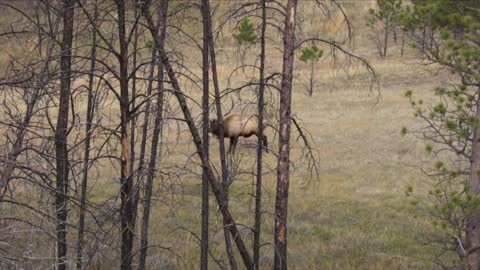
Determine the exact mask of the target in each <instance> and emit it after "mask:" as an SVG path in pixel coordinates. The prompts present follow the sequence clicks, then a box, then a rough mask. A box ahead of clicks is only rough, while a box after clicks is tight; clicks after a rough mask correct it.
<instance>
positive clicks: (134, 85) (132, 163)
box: [130, 9, 138, 194]
mask: <svg viewBox="0 0 480 270" xmlns="http://www.w3.org/2000/svg"><path fill="white" fill-rule="evenodd" d="M136 13H137V10H136V9H135V15H134V17H136V16H137V14H136ZM137 43H138V27H136V26H135V29H133V48H132V49H133V52H132V70H133V74H132V75H133V76H132V86H131V89H132V94H131V102H130V111H134V108H135V101H136V98H137V78H136V76H137V72H136V67H137ZM136 127H137V117H136V116H132V117H131V119H130V149H131V151H130V172H131V173H133V171H134V170H135V150H134V149H135V129H136ZM135 193H136V194H138V192H135Z"/></svg>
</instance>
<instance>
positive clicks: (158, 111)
mask: <svg viewBox="0 0 480 270" xmlns="http://www.w3.org/2000/svg"><path fill="white" fill-rule="evenodd" d="M167 11H168V0H161V1H160V8H159V11H158V12H159V23H158V26H159V27H157V29H156V32H157V34H156V36H158V38H159V43H158V44H157V46H158V47H159V48H158V50H160V51H163V50H164V43H165V35H166V27H167ZM159 28H160V29H159ZM157 65H158V71H157V72H158V76H157V80H158V93H157V107H156V108H155V122H154V128H153V137H152V146H151V152H150V161H149V163H148V171H147V182H146V183H145V195H144V196H145V198H144V206H143V219H142V231H141V242H140V247H141V249H140V264H139V269H140V270H144V269H145V264H146V259H147V251H148V227H149V221H150V207H151V199H152V190H153V179H154V177H155V171H156V170H155V168H156V166H155V165H156V160H157V150H158V142H159V140H160V136H161V133H162V124H163V123H162V120H163V93H164V90H163V64H162V62H161V61H159V62H158V64H157Z"/></svg>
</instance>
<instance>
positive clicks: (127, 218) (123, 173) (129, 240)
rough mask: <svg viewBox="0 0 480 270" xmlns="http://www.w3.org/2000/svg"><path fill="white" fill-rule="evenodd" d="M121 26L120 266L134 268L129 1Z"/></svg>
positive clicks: (121, 6)
mask: <svg viewBox="0 0 480 270" xmlns="http://www.w3.org/2000/svg"><path fill="white" fill-rule="evenodd" d="M115 2H116V5H117V15H118V19H117V26H118V38H119V45H120V54H119V55H118V57H117V58H118V62H119V67H120V140H121V154H120V184H121V187H120V195H121V206H120V223H121V230H122V246H121V255H120V256H121V262H120V269H122V270H130V269H131V268H132V257H133V254H132V249H133V237H134V233H135V220H134V217H135V213H134V211H133V210H134V205H133V204H134V189H133V181H132V177H131V175H130V174H131V172H130V143H129V139H128V138H129V134H128V123H129V94H128V44H127V39H126V33H125V23H126V20H125V2H124V1H123V0H116V1H115Z"/></svg>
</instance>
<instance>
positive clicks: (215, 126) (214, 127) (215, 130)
mask: <svg viewBox="0 0 480 270" xmlns="http://www.w3.org/2000/svg"><path fill="white" fill-rule="evenodd" d="M219 130H220V124H219V123H218V120H217V119H210V126H209V127H208V132H210V133H212V134H215V135H217V137H218V134H219V133H220V132H219Z"/></svg>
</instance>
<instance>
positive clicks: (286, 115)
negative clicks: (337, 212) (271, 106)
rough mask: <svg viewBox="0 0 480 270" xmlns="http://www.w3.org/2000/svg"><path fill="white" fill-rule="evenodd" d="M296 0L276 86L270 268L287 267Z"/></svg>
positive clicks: (291, 5)
mask: <svg viewBox="0 0 480 270" xmlns="http://www.w3.org/2000/svg"><path fill="white" fill-rule="evenodd" d="M296 10H297V0H288V2H287V13H286V15H285V28H284V32H283V67H282V82H281V89H280V128H279V134H278V137H279V142H278V149H279V150H278V163H277V191H276V199H275V225H274V226H275V236H274V238H275V239H274V252H275V259H274V269H276V270H281V269H287V209H288V187H289V184H290V129H291V120H292V109H291V107H292V78H293V76H292V75H293V60H294V50H295V43H294V42H295V19H296Z"/></svg>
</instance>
